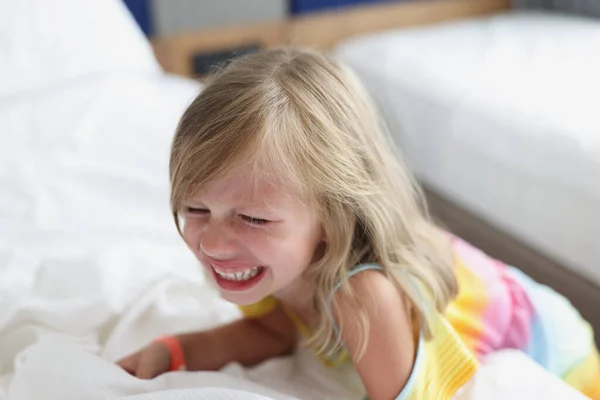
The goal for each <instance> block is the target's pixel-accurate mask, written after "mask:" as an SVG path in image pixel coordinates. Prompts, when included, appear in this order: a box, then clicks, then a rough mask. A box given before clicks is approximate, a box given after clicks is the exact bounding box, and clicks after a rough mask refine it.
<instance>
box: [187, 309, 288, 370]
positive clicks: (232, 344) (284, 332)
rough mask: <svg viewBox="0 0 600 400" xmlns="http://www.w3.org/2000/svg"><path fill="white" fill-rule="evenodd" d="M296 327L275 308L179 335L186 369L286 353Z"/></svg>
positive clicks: (246, 363)
mask: <svg viewBox="0 0 600 400" xmlns="http://www.w3.org/2000/svg"><path fill="white" fill-rule="evenodd" d="M296 335H297V332H296V328H295V326H294V324H293V323H292V321H291V320H290V318H289V317H288V316H287V314H286V313H285V312H284V311H283V310H282V309H281V308H280V307H277V308H276V309H275V310H273V311H272V312H271V313H269V314H267V315H265V316H264V317H260V318H253V319H243V320H240V321H235V322H233V323H231V324H228V325H225V326H222V327H219V328H216V329H213V330H210V331H205V332H198V333H189V334H183V335H179V336H178V338H179V340H180V341H181V344H182V346H183V349H184V353H185V357H186V361H187V368H188V370H190V371H214V370H219V369H221V368H222V367H224V366H225V365H226V364H228V363H230V362H238V363H240V364H242V365H243V366H253V365H256V364H259V363H260V362H262V361H265V360H267V359H269V358H273V357H278V356H283V355H287V354H290V353H291V352H292V351H293V350H294V348H295V346H296Z"/></svg>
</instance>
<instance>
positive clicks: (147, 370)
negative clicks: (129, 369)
mask: <svg viewBox="0 0 600 400" xmlns="http://www.w3.org/2000/svg"><path fill="white" fill-rule="evenodd" d="M159 373H160V371H159V369H158V366H157V364H156V362H152V360H150V359H148V358H146V359H142V360H140V362H139V364H138V366H137V370H136V373H135V376H136V377H138V378H140V379H152V378H154V377H156V376H157V375H159Z"/></svg>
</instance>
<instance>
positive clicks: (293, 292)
mask: <svg viewBox="0 0 600 400" xmlns="http://www.w3.org/2000/svg"><path fill="white" fill-rule="evenodd" d="M274 296H275V297H276V298H277V299H279V301H281V303H282V304H283V305H284V306H285V307H286V308H287V309H289V310H290V311H292V312H293V313H294V314H296V316H297V317H298V318H300V319H301V320H302V321H303V322H304V323H305V324H307V325H308V326H312V325H315V324H316V323H317V321H318V315H317V310H316V309H315V305H314V298H315V288H314V285H313V284H312V283H310V282H308V281H307V280H305V279H304V278H302V277H300V278H298V279H297V280H296V281H294V282H293V283H292V284H290V285H288V286H287V287H286V288H285V289H282V290H280V291H279V292H277V293H275V294H274Z"/></svg>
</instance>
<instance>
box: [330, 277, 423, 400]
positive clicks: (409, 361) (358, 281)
mask: <svg viewBox="0 0 600 400" xmlns="http://www.w3.org/2000/svg"><path fill="white" fill-rule="evenodd" d="M350 285H351V286H352V288H353V290H354V292H355V294H356V296H357V297H358V302H359V304H361V305H362V306H363V307H364V310H365V312H366V314H367V318H368V320H369V326H370V329H369V336H368V338H366V348H365V352H364V354H363V356H362V357H359V352H360V350H361V349H360V347H359V346H360V343H359V342H360V338H361V335H360V334H359V331H358V329H359V328H358V324H357V322H356V310H353V309H352V308H351V307H349V306H348V305H347V304H346V305H344V304H342V302H338V303H337V304H336V307H335V308H334V313H335V317H336V320H337V321H338V326H340V327H341V330H342V332H341V335H342V340H343V341H344V344H345V346H346V348H347V349H348V351H349V353H350V356H351V357H352V360H353V361H354V364H355V365H356V368H357V370H358V373H359V374H360V376H361V378H362V381H363V384H364V385H365V388H366V389H367V393H368V397H369V399H370V400H384V399H385V400H390V399H394V398H396V397H397V396H398V395H399V394H400V392H401V391H402V389H403V388H404V386H405V385H406V383H407V381H408V378H409V376H410V373H411V371H412V368H413V363H414V359H415V338H414V334H413V328H412V324H411V318H410V312H409V311H408V307H407V305H406V302H405V301H404V300H403V298H402V296H401V295H400V294H399V293H398V290H397V289H396V287H395V286H394V285H393V283H392V282H391V281H389V280H388V278H386V277H385V276H384V275H383V274H382V273H380V272H377V271H365V272H362V273H360V274H357V275H356V276H355V277H353V278H351V280H350ZM336 299H339V296H338V297H336Z"/></svg>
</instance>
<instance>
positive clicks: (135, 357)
mask: <svg viewBox="0 0 600 400" xmlns="http://www.w3.org/2000/svg"><path fill="white" fill-rule="evenodd" d="M139 361H140V353H135V354H132V355H130V356H128V357H125V358H124V359H122V360H120V361H118V362H117V365H118V366H119V367H121V368H123V369H124V370H125V371H127V372H129V373H130V374H131V375H135V371H136V369H137V366H138V363H139Z"/></svg>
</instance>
